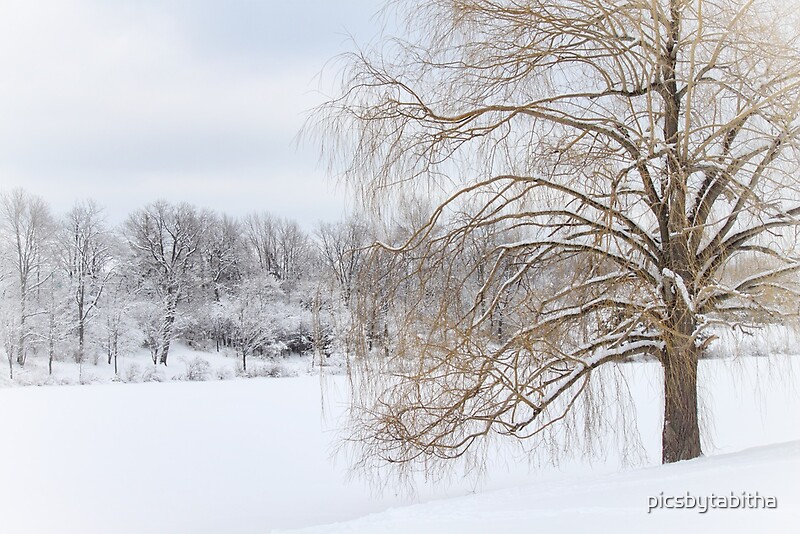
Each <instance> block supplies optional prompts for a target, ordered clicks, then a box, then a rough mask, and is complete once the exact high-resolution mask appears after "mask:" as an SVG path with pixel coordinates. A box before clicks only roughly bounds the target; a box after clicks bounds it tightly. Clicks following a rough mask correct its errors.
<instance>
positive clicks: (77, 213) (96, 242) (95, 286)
mask: <svg viewBox="0 0 800 534" xmlns="http://www.w3.org/2000/svg"><path fill="white" fill-rule="evenodd" d="M102 213H103V210H102V208H100V207H99V206H98V205H97V204H96V203H95V202H94V201H92V200H86V201H83V202H78V203H76V204H75V205H74V206H73V207H72V209H71V210H70V211H69V213H68V214H67V216H66V217H65V218H64V220H63V222H62V224H61V228H60V231H59V234H58V253H59V260H60V262H61V266H62V269H63V270H64V271H65V272H66V274H67V278H68V282H69V285H70V287H71V292H72V294H73V297H72V300H73V303H74V306H75V324H76V327H75V334H76V337H77V340H78V349H77V351H76V354H75V358H76V361H78V362H82V361H83V360H84V355H85V352H86V326H87V323H88V322H89V321H90V320H91V318H92V316H93V314H94V312H95V311H96V309H97V307H98V304H99V302H100V298H101V297H102V295H103V290H104V288H105V285H106V283H107V282H108V279H109V278H110V277H111V275H112V273H113V268H112V264H113V262H112V260H113V257H112V253H111V237H110V235H109V232H108V230H107V229H106V227H105V224H104V221H103V216H102Z"/></svg>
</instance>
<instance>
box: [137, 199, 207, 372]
mask: <svg viewBox="0 0 800 534" xmlns="http://www.w3.org/2000/svg"><path fill="white" fill-rule="evenodd" d="M208 221H209V214H208V213H205V212H200V211H198V210H197V208H195V207H194V206H191V205H189V204H186V203H182V204H170V203H168V202H164V201H158V202H155V203H153V204H149V205H148V206H146V207H145V208H143V209H141V210H138V211H136V212H134V213H133V214H131V215H130V216H129V217H128V219H127V220H126V222H125V225H124V229H123V232H124V234H125V237H126V239H127V241H128V244H129V245H130V249H131V251H132V255H133V258H132V261H131V265H132V266H134V268H136V269H137V271H138V274H139V275H140V278H141V282H142V284H143V286H144V287H146V288H147V289H148V290H149V291H150V292H151V293H152V296H154V297H156V298H158V299H159V300H160V305H161V313H160V315H161V317H160V322H159V326H158V335H157V342H156V343H157V346H156V349H155V351H156V356H155V358H157V360H158V361H159V363H162V364H164V365H166V364H167V356H168V354H169V347H170V343H171V341H172V336H173V326H174V323H175V318H176V315H177V313H178V302H179V300H180V299H181V297H183V296H184V294H185V292H186V290H187V287H188V286H189V285H190V284H191V283H193V282H194V281H195V275H196V269H195V266H196V262H197V260H198V258H197V256H199V254H198V251H199V250H200V248H201V244H202V240H203V238H204V234H205V232H206V230H207V228H208Z"/></svg>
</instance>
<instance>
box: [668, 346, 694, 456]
mask: <svg viewBox="0 0 800 534" xmlns="http://www.w3.org/2000/svg"><path fill="white" fill-rule="evenodd" d="M685 334H686V333H684V335H683V336H681V338H682V340H679V341H682V343H681V342H678V343H669V344H668V346H667V348H666V350H665V351H664V353H663V356H662V359H661V363H662V366H663V369H664V428H663V431H662V435H661V447H662V452H661V461H662V462H663V463H665V464H666V463H672V462H679V461H681V460H691V459H692V458H697V457H698V456H701V455H702V454H703V451H702V449H701V447H700V425H699V422H698V416H697V361H698V356H699V349H698V348H697V347H696V346H695V345H694V341H693V339H692V337H691V335H688V336H687V335H685Z"/></svg>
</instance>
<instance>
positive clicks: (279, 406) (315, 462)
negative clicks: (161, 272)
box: [0, 356, 800, 534]
mask: <svg viewBox="0 0 800 534" xmlns="http://www.w3.org/2000/svg"><path fill="white" fill-rule="evenodd" d="M658 372H659V371H658V366H657V365H654V364H642V363H636V364H628V365H626V366H624V374H625V376H626V379H627V382H628V385H629V386H630V388H631V392H632V395H633V398H634V401H635V406H636V414H637V418H638V419H639V420H640V422H641V423H640V430H641V432H642V440H643V443H644V447H645V450H646V457H647V458H646V460H645V467H644V468H641V467H639V468H625V469H624V470H623V471H622V472H619V471H620V465H619V462H618V460H617V459H616V456H615V455H613V454H609V456H608V458H606V459H604V460H600V461H597V462H596V463H595V464H593V465H589V464H587V463H586V462H584V461H581V460H577V459H575V460H570V461H567V462H566V463H564V464H562V465H561V466H560V467H559V468H554V467H549V468H540V469H537V470H531V469H530V468H529V465H528V463H527V462H526V460H525V458H524V457H520V455H519V454H515V451H516V448H514V447H509V446H507V445H501V448H500V450H499V451H498V455H499V457H500V458H502V461H497V462H494V463H492V465H490V467H489V469H488V474H487V477H486V479H485V480H484V481H483V483H482V484H480V485H476V482H475V481H474V480H472V479H469V478H460V477H456V479H454V480H453V481H451V482H450V483H449V485H445V486H433V485H426V484H423V485H421V486H420V487H419V489H418V492H417V493H416V494H415V495H412V496H409V495H407V494H405V493H403V492H401V491H399V489H398V490H395V489H394V488H393V487H390V488H389V489H388V491H385V492H384V493H383V494H381V495H375V494H373V493H372V492H371V491H370V487H369V486H368V485H367V484H366V483H364V482H362V481H359V480H355V481H350V482H348V480H347V466H346V465H345V462H344V461H343V460H340V461H338V462H336V463H332V462H331V461H330V453H331V449H332V444H333V441H334V439H335V432H334V429H335V427H336V424H337V421H338V418H339V415H340V414H341V413H342V409H343V404H344V401H345V399H346V398H347V395H346V392H345V380H344V377H341V376H328V377H325V378H320V377H318V376H299V377H294V378H281V379H271V378H259V379H251V380H222V381H220V380H214V381H208V382H183V381H171V382H169V383H161V384H154V383H140V384H99V385H93V386H91V387H85V386H61V387H26V388H3V389H0V429H2V430H1V431H0V432H1V433H0V532H3V533H8V534H16V533H40V532H48V533H49V532H52V533H59V534H61V533H73V532H74V533H111V532H113V533H162V532H163V533H206V532H208V533H211V532H220V533H231V534H234V533H256V532H259V533H266V532H270V531H272V530H275V529H277V530H286V529H295V528H303V527H316V529H315V530H313V532H357V533H362V532H384V531H386V532H401V531H402V532H407V531H410V532H414V531H417V532H459V533H460V532H502V531H503V530H502V529H503V528H506V527H507V528H509V529H510V528H512V527H513V528H515V529H519V528H523V529H525V530H529V531H539V530H542V531H545V532H547V531H550V532H552V531H554V530H555V529H556V528H558V529H559V532H588V531H591V532H598V531H612V530H613V531H615V532H619V531H648V532H651V531H664V532H667V531H674V530H677V529H680V528H683V529H687V528H688V527H692V528H689V531H691V530H692V529H693V528H703V529H706V528H710V529H712V530H706V531H709V532H710V531H716V529H717V528H723V527H724V528H726V529H729V530H726V532H740V531H741V532H744V531H745V530H747V531H749V532H755V531H759V532H765V531H770V529H778V528H779V527H781V526H785V525H787V524H788V525H791V524H792V523H791V522H792V521H794V522H795V524H796V520H797V515H796V513H797V512H796V510H797V508H798V502H799V501H798V498H799V497H800V495H798V489H797V487H798V485H797V480H798V475H800V472H799V470H798V466H799V465H800V444H798V443H796V441H798V440H800V424H799V423H800V395H798V392H797V389H798V387H800V359H797V358H795V357H789V356H785V357H784V356H781V357H777V358H773V359H767V358H744V357H742V358H737V359H735V360H732V361H731V360H709V361H704V362H703V363H702V366H701V382H702V384H703V385H702V392H701V393H702V398H703V405H704V406H705V408H704V413H705V414H711V413H713V414H714V416H713V420H712V419H710V418H709V417H708V415H706V416H705V417H704V420H705V424H706V425H707V426H708V427H709V431H710V433H711V435H712V436H713V440H712V441H709V440H706V443H705V444H704V447H705V450H706V452H707V453H708V454H709V455H710V456H711V457H709V458H703V459H700V460H697V461H693V462H686V463H682V464H678V465H673V466H666V467H654V465H655V464H656V463H657V458H658V455H659V445H658V444H659V432H660V428H659V425H660V421H659V418H660V410H661V407H660V401H659V399H660V391H659V386H658ZM323 392H324V393H325V394H324V395H323ZM323 398H324V400H325V404H324V405H323V404H322V402H321V399H323ZM792 441H795V443H790V442H792ZM787 442H789V443H787ZM775 444H782V445H775ZM763 446H767V447H766V448H760V449H756V450H745V451H744V452H739V451H743V450H744V449H748V448H751V447H763ZM730 453H733V454H730ZM728 454H730V455H728ZM648 465H649V466H650V467H647V466H648ZM662 491H663V492H664V494H665V496H670V495H673V496H679V495H685V494H686V492H690V494H691V495H697V496H710V495H711V494H712V493H713V494H715V495H730V493H731V492H734V493H735V494H741V492H749V493H753V494H754V493H755V492H758V493H759V495H761V496H774V497H776V498H777V500H778V508H777V509H776V510H763V509H762V510H750V511H748V510H738V509H737V510H718V509H717V510H709V511H708V512H707V513H705V514H700V513H698V512H697V511H692V510H683V511H678V510H653V511H652V513H650V514H648V513H647V512H648V497H657V496H658V495H659V494H660V492H662ZM406 505H414V506H411V507H405V506H406ZM389 509H391V510H389ZM387 510H388V511H387ZM370 514H373V515H370ZM347 521H350V522H347ZM756 527H758V528H756ZM783 530H784V531H786V530H787V529H786V528H783Z"/></svg>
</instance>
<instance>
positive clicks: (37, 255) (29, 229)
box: [0, 189, 55, 365]
mask: <svg viewBox="0 0 800 534" xmlns="http://www.w3.org/2000/svg"><path fill="white" fill-rule="evenodd" d="M54 230H55V225H54V223H53V220H52V217H51V215H50V209H49V208H48V206H47V204H46V203H45V202H44V200H42V199H41V198H39V197H37V196H34V195H31V194H29V193H27V192H26V191H24V190H22V189H15V190H13V191H11V192H9V193H2V194H0V235H1V236H2V239H3V241H5V242H6V243H8V244H9V245H10V249H11V250H10V254H9V256H10V259H11V263H12V270H13V272H14V273H15V274H16V282H17V283H16V284H15V293H16V297H17V306H16V311H17V313H16V324H15V330H16V335H15V336H14V338H15V340H14V351H15V352H16V360H17V363H18V364H19V365H24V364H25V360H26V357H27V351H26V341H27V340H28V339H29V338H30V337H31V335H32V334H33V332H32V331H31V329H30V319H31V318H32V317H34V316H36V315H39V314H41V313H43V312H42V310H41V309H39V308H38V307H35V306H34V302H33V300H34V297H35V296H36V294H37V292H38V291H39V289H40V288H41V286H42V284H44V283H45V282H46V281H47V280H48V279H49V278H50V276H51V275H52V272H53V271H52V269H51V268H49V264H48V260H49V257H48V254H47V252H48V250H47V249H48V247H49V245H50V239H51V237H52V236H53V232H54Z"/></svg>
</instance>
